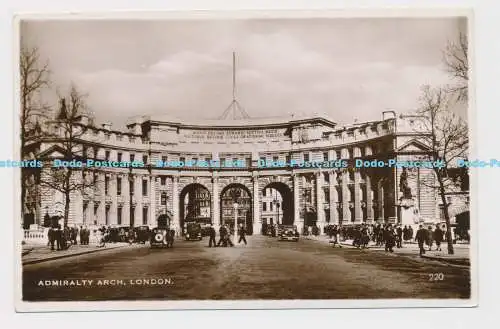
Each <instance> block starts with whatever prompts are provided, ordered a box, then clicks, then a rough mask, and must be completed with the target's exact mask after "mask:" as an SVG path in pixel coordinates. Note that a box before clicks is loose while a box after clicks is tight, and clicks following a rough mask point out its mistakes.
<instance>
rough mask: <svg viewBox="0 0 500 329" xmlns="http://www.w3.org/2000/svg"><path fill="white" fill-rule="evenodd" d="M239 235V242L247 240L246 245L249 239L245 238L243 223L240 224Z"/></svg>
mask: <svg viewBox="0 0 500 329" xmlns="http://www.w3.org/2000/svg"><path fill="white" fill-rule="evenodd" d="M238 235H239V236H240V238H239V240H238V244H240V243H241V241H243V242H245V246H246V245H247V239H245V228H244V227H243V225H241V224H240V227H239V230H238Z"/></svg>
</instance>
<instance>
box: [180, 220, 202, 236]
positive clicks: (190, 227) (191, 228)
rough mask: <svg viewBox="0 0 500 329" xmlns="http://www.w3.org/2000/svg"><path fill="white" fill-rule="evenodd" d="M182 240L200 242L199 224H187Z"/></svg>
mask: <svg viewBox="0 0 500 329" xmlns="http://www.w3.org/2000/svg"><path fill="white" fill-rule="evenodd" d="M184 238H185V239H186V240H201V239H202V236H201V224H200V223H196V222H187V223H186V227H185V229H184Z"/></svg>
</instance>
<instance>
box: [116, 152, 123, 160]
mask: <svg viewBox="0 0 500 329" xmlns="http://www.w3.org/2000/svg"><path fill="white" fill-rule="evenodd" d="M116 159H117V160H118V162H122V153H121V152H118V154H117V155H116Z"/></svg>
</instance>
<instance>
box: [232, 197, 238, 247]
mask: <svg viewBox="0 0 500 329" xmlns="http://www.w3.org/2000/svg"><path fill="white" fill-rule="evenodd" d="M233 207H234V243H235V244H236V241H237V239H238V203H237V202H235V203H233Z"/></svg>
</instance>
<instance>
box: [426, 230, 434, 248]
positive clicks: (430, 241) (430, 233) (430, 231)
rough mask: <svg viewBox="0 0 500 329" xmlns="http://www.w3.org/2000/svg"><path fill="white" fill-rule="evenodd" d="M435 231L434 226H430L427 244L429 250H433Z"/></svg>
mask: <svg viewBox="0 0 500 329" xmlns="http://www.w3.org/2000/svg"><path fill="white" fill-rule="evenodd" d="M432 235H433V232H432V226H429V228H428V229H427V241H426V244H427V246H428V247H429V251H431V250H432V242H433V236H432Z"/></svg>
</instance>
